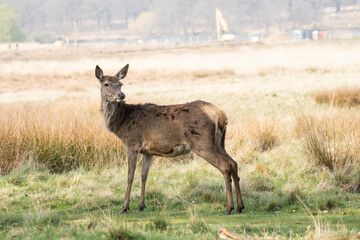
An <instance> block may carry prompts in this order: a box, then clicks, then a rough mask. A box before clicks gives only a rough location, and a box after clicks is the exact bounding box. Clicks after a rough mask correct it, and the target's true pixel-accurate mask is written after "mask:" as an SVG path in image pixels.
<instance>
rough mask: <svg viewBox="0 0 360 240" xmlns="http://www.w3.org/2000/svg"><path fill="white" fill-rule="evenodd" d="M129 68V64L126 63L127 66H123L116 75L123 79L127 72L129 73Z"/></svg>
mask: <svg viewBox="0 0 360 240" xmlns="http://www.w3.org/2000/svg"><path fill="white" fill-rule="evenodd" d="M128 69H129V64H126V66H125V67H123V68H122V69H121V70H120V71H119V72H118V73H117V74H115V76H116V77H117V78H118V79H119V80H121V79H123V78H124V77H126V74H127V71H128Z"/></svg>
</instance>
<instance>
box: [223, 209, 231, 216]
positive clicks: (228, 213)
mask: <svg viewBox="0 0 360 240" xmlns="http://www.w3.org/2000/svg"><path fill="white" fill-rule="evenodd" d="M223 215H231V211H229V212H228V211H227V210H226V212H224V213H223Z"/></svg>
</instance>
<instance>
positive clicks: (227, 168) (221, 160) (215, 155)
mask: <svg viewBox="0 0 360 240" xmlns="http://www.w3.org/2000/svg"><path fill="white" fill-rule="evenodd" d="M193 151H194V152H195V153H196V154H197V155H199V156H200V157H202V158H203V159H205V160H206V161H207V162H209V163H210V164H211V165H213V166H214V167H216V168H217V169H218V170H219V171H220V172H221V173H222V175H223V176H224V180H225V189H226V200H227V204H226V206H227V208H226V212H225V214H231V211H232V210H233V209H234V202H233V197H232V188H231V169H232V166H231V164H230V163H229V162H228V161H227V159H226V157H225V156H224V155H222V154H220V153H219V152H218V151H217V150H216V147H215V146H212V147H211V148H210V149H207V150H200V151H199V150H196V149H193Z"/></svg>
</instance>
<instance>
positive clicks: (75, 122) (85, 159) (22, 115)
mask: <svg viewBox="0 0 360 240" xmlns="http://www.w3.org/2000/svg"><path fill="white" fill-rule="evenodd" d="M0 138H1V139H2V143H1V144H0V168H1V172H3V173H4V172H7V171H9V170H11V169H12V168H14V167H16V166H17V165H19V164H21V163H22V162H24V161H26V160H27V159H29V158H32V159H35V160H37V161H39V162H40V163H44V164H45V165H47V166H48V167H49V169H50V170H51V171H54V172H61V171H66V170H70V169H73V168H77V167H83V168H85V169H90V168H93V167H96V166H98V167H104V166H108V165H112V164H119V163H121V162H123V161H124V159H125V153H124V148H123V146H122V145H121V143H120V141H119V140H118V139H117V138H116V137H115V136H112V135H111V134H110V133H109V132H107V130H106V129H105V127H104V124H103V121H102V116H101V114H100V112H99V106H98V104H97V103H96V102H86V101H80V102H79V101H78V100H77V101H76V102H74V101H62V102H55V103H49V104H41V103H32V104H28V105H25V104H18V105H2V106H1V116H0Z"/></svg>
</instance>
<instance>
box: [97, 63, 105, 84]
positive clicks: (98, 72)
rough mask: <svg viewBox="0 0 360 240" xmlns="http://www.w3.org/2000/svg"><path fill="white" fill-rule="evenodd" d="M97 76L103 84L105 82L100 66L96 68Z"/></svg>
mask: <svg viewBox="0 0 360 240" xmlns="http://www.w3.org/2000/svg"><path fill="white" fill-rule="evenodd" d="M95 76H96V78H97V79H99V81H100V82H102V81H103V80H104V74H103V71H102V70H101V68H100V67H99V66H98V65H96V68H95Z"/></svg>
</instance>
